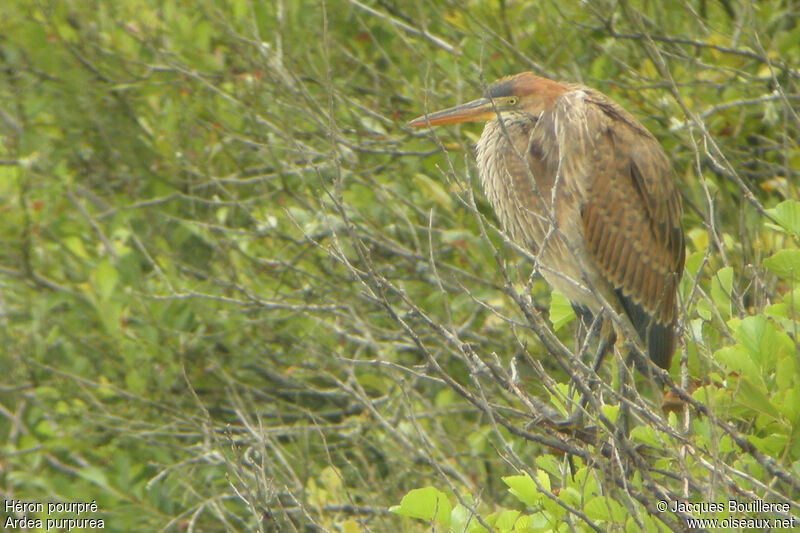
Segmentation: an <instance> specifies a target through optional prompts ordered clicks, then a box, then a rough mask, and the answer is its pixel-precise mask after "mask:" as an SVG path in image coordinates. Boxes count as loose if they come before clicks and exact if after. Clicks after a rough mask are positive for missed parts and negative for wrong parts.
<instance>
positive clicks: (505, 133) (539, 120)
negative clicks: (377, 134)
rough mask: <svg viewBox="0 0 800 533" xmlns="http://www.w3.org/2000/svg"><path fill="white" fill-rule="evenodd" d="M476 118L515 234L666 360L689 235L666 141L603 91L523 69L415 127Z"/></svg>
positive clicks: (502, 215)
mask: <svg viewBox="0 0 800 533" xmlns="http://www.w3.org/2000/svg"><path fill="white" fill-rule="evenodd" d="M498 117H499V119H498ZM475 120H485V121H486V125H485V127H484V130H483V133H482V134H481V137H480V140H479V141H478V145H477V163H478V169H479V172H480V179H481V184H482V186H483V189H484V192H485V194H486V197H487V199H488V200H489V203H490V204H491V205H492V207H493V209H494V211H495V213H496V214H497V216H498V218H499V219H500V222H501V224H502V226H503V227H504V228H505V229H506V231H507V232H508V233H509V234H510V236H511V238H512V239H513V240H514V241H515V242H517V243H518V244H520V245H521V246H523V247H524V248H526V249H528V250H530V251H531V253H533V254H534V255H536V257H537V259H538V261H537V262H538V265H539V267H540V271H541V272H542V274H543V276H544V277H545V279H546V280H547V281H548V282H549V283H550V284H551V285H552V286H554V287H555V288H556V289H558V290H559V291H560V292H562V293H563V294H564V295H565V296H566V297H567V298H568V299H569V300H570V301H571V302H572V303H573V305H574V306H576V307H579V308H582V309H585V310H587V311H588V312H590V313H592V314H594V313H597V312H600V311H601V310H602V309H603V303H601V302H606V303H607V304H608V305H610V306H612V307H613V308H614V310H615V311H617V312H618V313H620V314H622V313H624V314H626V315H627V316H628V318H629V319H630V321H631V323H632V325H633V326H634V328H635V329H636V330H637V332H638V334H639V336H640V337H641V339H642V341H643V342H644V344H645V346H646V347H647V351H648V354H649V356H650V358H651V359H652V360H653V361H654V362H655V363H656V364H658V365H659V366H661V367H663V368H668V367H669V361H670V356H671V354H672V352H673V351H674V346H675V335H674V324H675V317H676V313H677V306H676V290H677V284H678V281H679V279H680V276H681V272H682V270H683V262H684V241H683V233H682V230H681V226H680V218H681V214H682V211H681V204H680V197H679V195H678V192H677V190H676V188H675V186H674V184H673V182H672V177H671V174H672V171H671V167H670V164H669V160H668V159H667V156H666V155H665V154H664V152H663V150H662V149H661V147H660V145H659V144H658V141H656V139H655V138H654V137H653V136H652V135H651V134H650V133H649V132H648V131H647V130H646V129H645V128H644V126H642V125H641V124H640V123H639V122H638V121H637V120H636V119H635V118H634V117H633V116H632V115H630V114H629V113H628V112H627V111H625V110H624V109H622V108H621V107H620V106H619V105H617V104H616V103H615V102H613V101H612V100H611V99H609V98H608V97H606V96H605V95H603V94H602V93H600V92H598V91H596V90H594V89H590V88H588V87H585V86H582V85H577V84H567V83H558V82H554V81H552V80H548V79H545V78H540V77H537V76H535V75H533V74H531V73H527V72H526V73H522V74H518V75H516V76H511V77H508V78H503V79H501V80H499V81H497V82H495V83H493V84H492V85H491V86H490V87H489V90H488V94H487V96H486V98H483V99H480V100H476V101H475V102H471V103H469V104H465V105H463V106H458V107H456V108H452V109H448V110H444V111H441V112H438V113H434V114H432V115H429V116H427V117H421V118H419V119H416V120H414V121H412V122H411V123H410V124H411V125H412V126H423V125H425V124H430V125H437V124H447V123H452V122H465V121H475Z"/></svg>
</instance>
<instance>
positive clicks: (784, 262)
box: [764, 250, 800, 279]
mask: <svg viewBox="0 0 800 533" xmlns="http://www.w3.org/2000/svg"><path fill="white" fill-rule="evenodd" d="M764 266H765V267H766V268H767V269H768V270H769V271H770V272H772V273H773V274H775V275H776V276H779V277H781V278H785V279H800V250H779V251H777V252H775V253H774V254H772V255H771V256H770V257H767V258H766V259H764Z"/></svg>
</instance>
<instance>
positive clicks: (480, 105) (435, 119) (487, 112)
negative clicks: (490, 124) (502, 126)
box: [408, 98, 497, 128]
mask: <svg viewBox="0 0 800 533" xmlns="http://www.w3.org/2000/svg"><path fill="white" fill-rule="evenodd" d="M493 118H497V113H496V112H495V110H494V107H492V101H491V100H490V99H488V98H478V99H477V100H473V101H472V102H468V103H466V104H461V105H458V106H455V107H451V108H449V109H443V110H442V111H437V112H435V113H431V114H430V115H423V116H421V117H418V118H415V119H414V120H412V121H411V122H409V123H408V125H409V126H411V127H412V128H421V127H423V126H441V125H443V124H456V123H458V122H485V121H487V120H491V119H493Z"/></svg>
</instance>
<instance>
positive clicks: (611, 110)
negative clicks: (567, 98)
mask: <svg viewBox="0 0 800 533" xmlns="http://www.w3.org/2000/svg"><path fill="white" fill-rule="evenodd" d="M592 96H593V97H594V101H592V102H591V104H592V105H590V106H588V109H587V115H586V118H587V120H588V121H589V124H588V127H589V131H599V132H600V133H599V135H598V137H597V138H596V139H595V146H594V148H595V149H594V151H593V156H592V160H593V164H592V166H591V168H590V171H589V172H590V175H589V176H587V178H588V185H587V190H586V193H587V194H586V202H585V203H584V204H583V205H582V207H581V219H582V222H583V230H584V238H585V241H586V247H587V249H588V251H589V254H590V256H591V257H592V258H593V259H594V260H595V262H596V265H597V267H598V268H599V270H600V272H601V273H602V275H603V276H604V277H605V278H606V279H607V280H608V281H609V282H610V283H611V284H612V285H613V287H614V289H615V290H616V292H617V295H618V296H619V297H620V301H621V303H622V305H623V307H624V309H625V311H626V313H627V314H628V316H629V317H630V319H631V322H632V323H633V325H634V327H635V328H636V329H637V331H638V332H639V335H640V336H641V337H642V340H643V341H644V342H645V343H646V345H647V348H648V352H649V355H650V358H651V359H652V360H653V361H654V362H655V363H657V364H658V365H659V366H661V367H664V368H668V367H669V358H670V356H671V355H672V351H673V349H674V342H675V340H674V332H673V329H674V321H675V316H676V312H677V308H676V295H675V293H676V290H677V284H678V281H679V280H680V277H681V273H682V271H683V263H684V240H683V231H682V230H681V226H680V219H681V215H682V209H681V203H680V197H679V194H678V192H677V190H676V189H675V186H674V184H673V182H672V178H671V168H670V164H669V160H668V159H667V156H666V155H665V154H664V152H663V150H662V149H661V147H660V146H659V144H658V142H657V141H656V140H655V138H653V137H652V136H651V135H650V134H649V133H648V132H647V131H646V130H645V129H644V127H643V126H642V125H641V124H639V123H638V122H637V121H636V120H635V119H634V118H633V117H632V116H630V115H629V114H628V113H627V112H625V111H624V110H622V109H621V108H619V107H618V106H616V104H614V103H613V102H611V101H609V100H607V99H606V98H605V97H603V96H602V95H599V96H598V95H597V94H593V95H592Z"/></svg>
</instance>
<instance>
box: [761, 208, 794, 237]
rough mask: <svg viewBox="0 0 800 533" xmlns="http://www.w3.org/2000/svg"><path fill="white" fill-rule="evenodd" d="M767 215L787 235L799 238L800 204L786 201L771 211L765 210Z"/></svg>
mask: <svg viewBox="0 0 800 533" xmlns="http://www.w3.org/2000/svg"><path fill="white" fill-rule="evenodd" d="M767 213H769V214H770V215H772V218H774V219H775V221H776V222H777V223H778V224H780V225H781V227H782V228H783V229H785V230H786V231H787V232H788V233H792V234H794V235H795V236H796V237H800V202H798V201H797V200H786V201H785V202H781V203H779V204H778V205H776V206H775V207H774V208H772V209H767Z"/></svg>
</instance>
